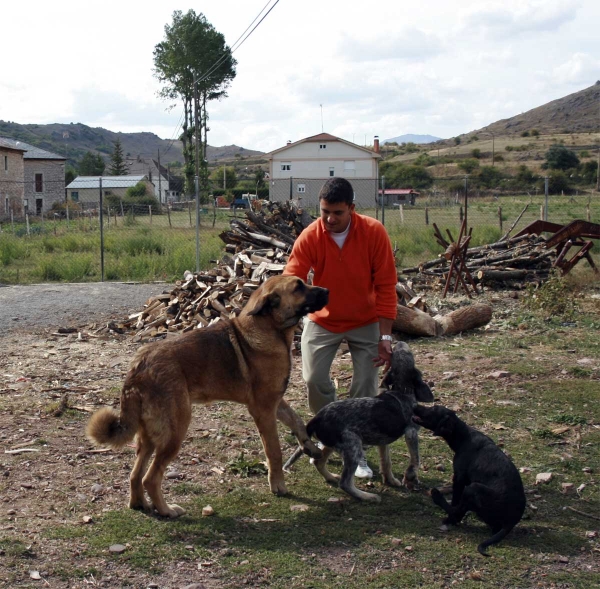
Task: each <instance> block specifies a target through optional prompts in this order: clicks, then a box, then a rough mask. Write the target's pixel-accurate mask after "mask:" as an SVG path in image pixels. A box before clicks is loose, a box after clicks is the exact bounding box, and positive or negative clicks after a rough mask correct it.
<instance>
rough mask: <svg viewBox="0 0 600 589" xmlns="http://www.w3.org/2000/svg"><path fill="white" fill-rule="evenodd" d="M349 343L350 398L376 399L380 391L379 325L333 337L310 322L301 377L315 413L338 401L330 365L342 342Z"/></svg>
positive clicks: (307, 322)
mask: <svg viewBox="0 0 600 589" xmlns="http://www.w3.org/2000/svg"><path fill="white" fill-rule="evenodd" d="M344 339H345V340H346V341H347V342H348V347H349V348H350V355H351V356H352V367H353V375H352V385H351V386H350V391H349V396H350V397H374V396H375V395H376V394H377V389H378V373H379V368H377V367H375V366H373V359H374V358H377V357H378V345H379V323H378V322H377V323H371V324H370V325H366V326H364V327H359V328H358V329H352V330H351V331H346V332H343V333H333V332H332V331H328V330H327V329H325V328H324V327H321V326H320V325H317V324H316V323H314V322H313V321H310V320H309V319H305V320H304V330H303V331H302V377H303V378H304V381H305V382H306V389H307V391H308V406H309V407H310V410H311V411H312V412H313V413H317V411H319V409H321V408H322V407H325V405H328V404H329V403H331V402H333V401H335V400H336V394H335V385H334V384H333V382H332V380H331V376H330V374H329V373H330V370H331V364H332V362H333V358H334V357H335V354H336V352H337V349H338V348H339V346H340V344H341V343H342V340H344Z"/></svg>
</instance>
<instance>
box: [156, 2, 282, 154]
mask: <svg viewBox="0 0 600 589" xmlns="http://www.w3.org/2000/svg"><path fill="white" fill-rule="evenodd" d="M271 2H272V0H268V2H267V3H266V4H265V5H264V6H263V8H262V10H261V11H260V12H259V13H258V14H257V15H256V16H255V17H254V20H253V21H252V22H251V23H250V24H249V25H248V26H247V27H246V30H245V31H244V32H243V33H242V34H241V35H240V36H239V37H238V38H237V39H236V41H235V42H234V43H233V44H232V46H231V48H230V49H229V51H226V52H225V53H224V55H223V56H222V57H221V58H220V59H219V60H217V61H216V62H215V63H214V64H213V65H212V66H211V67H210V68H209V69H208V71H207V72H206V73H204V74H202V75H201V76H200V78H198V79H197V80H196V81H197V82H203V81H204V80H206V79H207V78H208V77H209V76H210V75H211V74H212V73H213V72H214V71H215V70H216V69H217V68H218V67H219V66H220V65H221V64H222V63H223V62H224V61H225V60H226V59H227V57H228V56H229V55H233V53H234V52H235V51H237V50H238V49H239V48H240V47H241V46H242V45H243V44H244V43H245V41H246V40H247V39H248V37H250V35H251V34H252V33H253V32H254V31H255V30H256V28H257V27H258V26H259V25H260V24H261V23H262V22H263V20H265V18H266V17H267V16H268V15H269V13H270V12H271V11H272V10H273V8H275V6H277V4H279V0H275V3H274V4H273V5H272V6H271V7H270V8H269V10H268V11H267V12H266V13H265V14H264V15H263V16H262V18H261V19H260V20H259V21H258V23H256V25H255V26H254V27H253V28H252V30H251V31H250V32H249V33H248V34H247V35H246V33H247V32H248V29H250V27H252V25H253V24H254V23H255V22H256V21H257V20H258V19H259V18H260V16H261V15H262V14H263V12H265V10H266V8H267V7H268V6H269V4H270V3H271ZM244 35H245V37H244ZM184 116H185V109H184V110H183V113H182V114H181V117H180V118H179V123H178V124H177V127H176V128H175V133H174V136H173V138H172V139H171V140H170V141H171V143H170V145H169V147H168V148H167V150H166V151H165V152H164V153H163V156H166V155H167V153H169V150H170V149H171V147H173V144H174V143H175V137H176V135H177V133H178V132H179V129H180V128H181V127H182V122H183V118H184Z"/></svg>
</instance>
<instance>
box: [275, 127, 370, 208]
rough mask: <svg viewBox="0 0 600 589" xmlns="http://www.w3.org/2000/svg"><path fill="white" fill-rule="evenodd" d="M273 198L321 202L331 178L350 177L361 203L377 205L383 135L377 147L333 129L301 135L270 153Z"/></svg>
mask: <svg viewBox="0 0 600 589" xmlns="http://www.w3.org/2000/svg"><path fill="white" fill-rule="evenodd" d="M267 157H268V158H269V177H270V180H269V198H270V200H272V201H282V200H288V199H293V200H297V201H299V202H300V203H301V204H302V205H303V206H305V207H313V206H315V207H316V206H318V202H319V191H320V190H321V187H322V186H323V184H324V183H325V182H326V181H327V179H328V178H331V177H334V176H337V177H342V178H347V179H348V180H349V181H350V182H351V183H352V186H353V187H354V192H355V202H356V204H357V206H359V207H374V206H375V200H376V198H377V180H378V176H379V175H378V170H379V165H378V164H379V160H380V159H381V155H380V154H379V139H378V138H377V137H375V142H374V149H369V148H367V147H361V146H360V145H356V144H354V143H352V142H350V141H346V140H344V139H340V138H339V137H335V136H333V135H330V134H329V133H320V134H319V135H314V136H312V137H307V138H306V139H301V140H300V141H296V142H295V143H292V142H291V141H290V142H288V144H287V145H286V146H285V147H281V148H280V149H276V150H275V151H272V152H271V153H269V154H267Z"/></svg>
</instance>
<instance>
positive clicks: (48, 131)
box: [0, 120, 262, 165]
mask: <svg viewBox="0 0 600 589" xmlns="http://www.w3.org/2000/svg"><path fill="white" fill-rule="evenodd" d="M0 137H9V138H11V139H16V140H18V141H24V142H26V143H30V144H31V145H35V146H36V147H40V148H42V149H46V150H48V151H52V152H54V153H56V154H58V155H62V156H65V157H66V158H67V159H68V160H69V161H70V162H71V163H75V162H77V161H78V160H80V159H81V158H82V157H83V155H84V154H85V153H86V152H87V151H91V152H92V153H95V154H100V155H101V156H102V157H103V158H104V159H105V160H106V161H108V159H109V158H110V154H111V153H112V151H113V145H114V142H115V141H116V140H117V139H120V140H121V146H122V147H123V152H124V153H125V154H126V155H127V156H129V157H136V156H145V157H152V158H155V159H156V158H157V156H158V152H159V150H160V152H161V163H162V164H163V165H167V163H169V162H183V151H182V144H181V142H180V141H171V140H169V139H161V138H160V137H159V136H158V135H155V134H154V133H151V132H148V131H141V132H138V133H121V132H115V131H110V130H108V129H104V128H102V127H89V126H88V125H85V124H83V123H50V124H47V125H41V124H20V123H14V122H10V121H3V120H0ZM238 154H239V155H242V156H247V155H262V152H260V151H256V150H252V149H245V148H244V147H239V146H237V145H223V146H219V147H215V146H212V145H209V146H207V156H208V160H209V161H211V162H215V161H218V160H222V159H233V158H234V157H236V156H237V155H238Z"/></svg>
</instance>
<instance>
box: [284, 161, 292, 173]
mask: <svg viewBox="0 0 600 589" xmlns="http://www.w3.org/2000/svg"><path fill="white" fill-rule="evenodd" d="M291 169H292V162H281V171H282V172H289V171H291Z"/></svg>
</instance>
